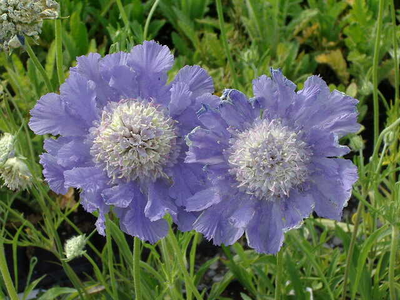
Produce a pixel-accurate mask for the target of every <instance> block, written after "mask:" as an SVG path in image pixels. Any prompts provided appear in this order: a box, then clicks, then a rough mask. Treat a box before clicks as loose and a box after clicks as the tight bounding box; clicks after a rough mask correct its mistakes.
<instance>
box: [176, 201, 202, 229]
mask: <svg viewBox="0 0 400 300" xmlns="http://www.w3.org/2000/svg"><path fill="white" fill-rule="evenodd" d="M198 216H199V213H197V212H187V211H185V210H184V209H183V208H181V207H178V213H177V214H176V215H174V216H172V217H173V220H174V223H175V224H176V225H178V229H179V230H180V231H183V232H185V231H190V230H193V223H194V222H195V221H196V219H197V217H198Z"/></svg>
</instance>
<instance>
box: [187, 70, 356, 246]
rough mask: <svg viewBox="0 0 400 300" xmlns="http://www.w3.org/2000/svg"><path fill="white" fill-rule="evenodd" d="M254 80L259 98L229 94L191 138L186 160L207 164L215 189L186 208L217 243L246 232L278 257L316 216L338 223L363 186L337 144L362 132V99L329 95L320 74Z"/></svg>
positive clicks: (203, 115)
mask: <svg viewBox="0 0 400 300" xmlns="http://www.w3.org/2000/svg"><path fill="white" fill-rule="evenodd" d="M271 73H272V78H269V77H267V76H265V75H263V76H261V77H260V78H258V79H256V80H254V82H253V88H254V94H255V97H254V98H252V99H250V100H248V99H247V98H246V96H245V95H243V94H242V93H241V92H239V91H237V90H226V91H225V92H224V95H223V96H222V97H221V101H220V103H219V106H218V107H217V108H212V107H210V106H208V105H205V106H204V107H203V108H202V109H201V110H200V111H199V113H198V118H199V120H200V122H201V123H202V126H201V127H197V128H195V129H194V130H193V131H192V132H191V133H190V134H189V135H188V137H187V144H188V145H189V151H188V152H187V157H186V162H187V163H195V164H199V163H200V164H203V168H204V170H205V172H206V173H207V176H208V178H209V180H210V182H211V186H209V187H208V188H206V189H204V190H202V191H199V192H198V193H196V194H195V195H194V196H192V197H191V198H189V199H187V200H186V201H185V202H184V204H185V206H186V209H187V210H188V211H196V212H199V213H201V214H200V216H199V217H198V218H197V220H196V221H195V223H194V229H195V230H197V231H199V232H201V233H203V234H204V235H205V236H206V237H207V238H208V239H212V240H213V242H214V244H218V245H219V244H222V243H224V244H227V245H229V244H232V243H234V242H236V241H237V240H238V239H239V238H240V237H241V236H242V235H243V233H245V234H246V236H247V239H248V243H249V245H250V246H251V247H253V248H255V250H256V251H258V252H262V253H276V252H277V251H278V250H279V249H280V247H281V245H282V243H283V238H284V232H285V231H288V230H290V229H292V228H295V227H298V226H300V224H301V223H302V221H303V219H304V218H306V217H308V216H309V215H310V214H311V212H312V211H313V210H315V212H316V213H317V214H318V215H320V216H321V217H326V218H332V219H335V220H339V219H340V218H341V215H342V210H343V207H344V206H345V205H346V204H347V201H348V199H349V198H350V195H351V188H352V185H353V184H354V183H355V182H356V181H357V178H358V177H357V168H356V166H355V165H353V163H352V162H351V161H349V160H346V159H342V158H335V157H337V156H342V155H344V154H346V153H348V152H349V149H348V148H347V147H345V146H341V145H339V143H338V139H339V138H340V137H342V136H343V135H345V134H347V133H351V132H357V131H358V129H359V127H360V126H359V124H357V111H356V108H355V106H356V104H357V100H355V99H353V98H351V97H349V96H346V95H345V94H343V93H341V92H338V91H333V92H330V90H329V87H328V86H327V85H326V83H325V82H324V81H323V80H322V79H321V78H320V77H318V76H312V77H310V78H308V80H307V81H306V82H305V85H304V89H302V90H300V91H298V92H295V88H296V86H295V85H294V84H293V83H292V82H291V81H289V80H288V79H286V78H285V77H284V76H283V75H282V73H281V71H279V70H271Z"/></svg>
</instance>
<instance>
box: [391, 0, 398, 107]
mask: <svg viewBox="0 0 400 300" xmlns="http://www.w3.org/2000/svg"><path fill="white" fill-rule="evenodd" d="M391 8H392V9H391V15H392V23H393V35H392V38H393V55H394V58H393V61H394V83H395V84H394V101H395V106H396V108H397V109H398V107H399V100H400V99H399V85H400V79H399V61H398V59H397V58H398V57H397V48H398V45H397V36H396V32H397V30H396V28H397V27H396V8H395V5H394V0H392V2H391ZM397 109H396V110H395V111H396V112H397Z"/></svg>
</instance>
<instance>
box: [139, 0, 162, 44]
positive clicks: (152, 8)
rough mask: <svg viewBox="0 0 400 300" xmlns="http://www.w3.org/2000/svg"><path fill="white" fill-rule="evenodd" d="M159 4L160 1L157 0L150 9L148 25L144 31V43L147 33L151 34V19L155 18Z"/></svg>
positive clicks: (146, 24)
mask: <svg viewBox="0 0 400 300" xmlns="http://www.w3.org/2000/svg"><path fill="white" fill-rule="evenodd" d="M159 2H160V0H156V1H155V2H154V4H153V6H152V7H151V9H150V12H149V15H148V16H147V19H146V23H145V24H144V30H143V40H144V41H145V40H146V39H147V33H148V32H149V26H150V21H151V18H152V17H153V14H154V12H155V11H156V8H157V6H158V3H159Z"/></svg>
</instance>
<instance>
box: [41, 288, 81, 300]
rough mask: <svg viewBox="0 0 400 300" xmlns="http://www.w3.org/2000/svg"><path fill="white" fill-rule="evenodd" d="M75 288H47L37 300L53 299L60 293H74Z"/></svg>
mask: <svg viewBox="0 0 400 300" xmlns="http://www.w3.org/2000/svg"><path fill="white" fill-rule="evenodd" d="M76 292H77V290H76V289H73V288H68V287H54V288H51V289H49V290H47V291H46V292H45V293H44V294H43V295H42V296H40V297H39V298H38V300H54V299H56V298H57V297H58V296H60V295H65V294H72V293H76Z"/></svg>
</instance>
